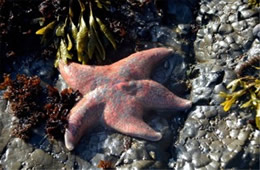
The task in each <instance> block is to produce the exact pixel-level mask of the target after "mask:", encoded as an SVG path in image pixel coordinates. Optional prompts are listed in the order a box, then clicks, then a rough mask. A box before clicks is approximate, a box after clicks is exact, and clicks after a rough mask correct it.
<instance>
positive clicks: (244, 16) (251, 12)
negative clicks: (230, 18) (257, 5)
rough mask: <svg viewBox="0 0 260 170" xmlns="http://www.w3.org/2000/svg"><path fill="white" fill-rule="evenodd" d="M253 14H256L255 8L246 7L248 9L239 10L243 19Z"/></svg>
mask: <svg viewBox="0 0 260 170" xmlns="http://www.w3.org/2000/svg"><path fill="white" fill-rule="evenodd" d="M255 14H257V11H256V10H251V9H248V10H243V11H241V16H242V17H243V18H244V19H247V18H250V17H252V16H254V15H255Z"/></svg>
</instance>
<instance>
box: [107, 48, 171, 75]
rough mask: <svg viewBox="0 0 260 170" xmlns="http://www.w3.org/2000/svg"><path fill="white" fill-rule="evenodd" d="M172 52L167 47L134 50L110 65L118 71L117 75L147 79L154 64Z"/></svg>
mask: <svg viewBox="0 0 260 170" xmlns="http://www.w3.org/2000/svg"><path fill="white" fill-rule="evenodd" d="M172 53H173V50H172V49H168V48H163V47H161V48H153V49H149V50H144V51H140V52H136V53H134V54H132V55H130V56H128V57H127V58H124V59H122V60H120V61H118V62H116V63H114V64H112V65H111V68H113V69H115V70H117V71H118V73H119V77H120V76H123V77H129V78H130V79H135V80H140V79H147V78H149V77H150V75H151V71H152V69H153V68H154V66H155V65H158V63H159V62H160V61H161V60H162V59H164V58H166V57H167V56H169V55H171V54H172Z"/></svg>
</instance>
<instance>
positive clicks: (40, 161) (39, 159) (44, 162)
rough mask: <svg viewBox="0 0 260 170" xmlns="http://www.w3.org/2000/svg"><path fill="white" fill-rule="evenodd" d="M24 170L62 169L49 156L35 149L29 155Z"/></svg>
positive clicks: (60, 165)
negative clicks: (25, 169)
mask: <svg viewBox="0 0 260 170" xmlns="http://www.w3.org/2000/svg"><path fill="white" fill-rule="evenodd" d="M25 164H26V165H27V167H26V168H36V169H38V168H39V169H60V168H62V167H63V165H62V164H59V163H58V162H57V161H55V160H54V159H53V158H52V156H51V155H49V154H47V153H45V152H44V151H43V150H41V149H36V150H35V151H33V152H32V153H31V156H30V160H27V161H26V163H25Z"/></svg>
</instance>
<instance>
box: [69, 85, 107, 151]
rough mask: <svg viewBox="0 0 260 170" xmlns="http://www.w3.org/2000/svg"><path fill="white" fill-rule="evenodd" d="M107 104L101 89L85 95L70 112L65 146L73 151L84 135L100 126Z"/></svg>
mask: <svg viewBox="0 0 260 170" xmlns="http://www.w3.org/2000/svg"><path fill="white" fill-rule="evenodd" d="M104 107H105V104H104V103H103V101H102V98H101V97H100V89H97V90H94V91H92V92H90V93H89V94H87V95H85V96H84V97H83V98H82V99H81V100H80V101H79V102H78V103H77V104H76V105H75V106H74V107H73V108H72V109H71V111H70V114H69V118H68V127H67V128H66V131H65V135H64V139H65V146H66V148H67V149H69V150H73V149H74V147H75V145H76V144H77V143H78V141H79V140H80V138H81V137H82V135H83V134H85V133H86V132H87V131H88V130H90V129H92V128H93V127H94V126H95V125H97V124H98V121H99V120H100V117H101V116H100V115H101V113H102V112H103V110H104Z"/></svg>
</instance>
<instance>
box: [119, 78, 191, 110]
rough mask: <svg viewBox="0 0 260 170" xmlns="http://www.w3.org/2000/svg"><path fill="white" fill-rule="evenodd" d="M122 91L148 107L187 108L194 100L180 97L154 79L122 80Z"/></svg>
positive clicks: (120, 84) (120, 86)
mask: <svg viewBox="0 0 260 170" xmlns="http://www.w3.org/2000/svg"><path fill="white" fill-rule="evenodd" d="M117 88H118V89H120V90H121V91H122V93H125V94H128V95H132V96H134V97H135V99H136V100H137V101H138V102H139V103H141V104H142V105H143V107H145V108H148V109H171V110H185V109H188V108H190V107H191V106H192V102H191V101H189V100H186V99H183V98H180V97H178V96H176V95H175V94H173V93H172V92H171V91H169V90H168V89H167V88H165V87H164V86H162V85H161V84H159V83H157V82H155V81H153V80H137V81H130V82H122V83H119V84H118V85H117Z"/></svg>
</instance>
